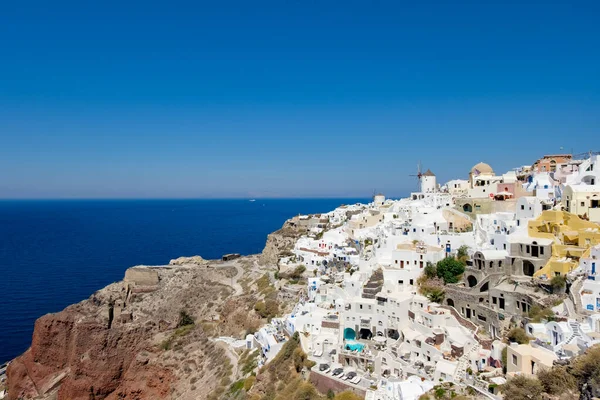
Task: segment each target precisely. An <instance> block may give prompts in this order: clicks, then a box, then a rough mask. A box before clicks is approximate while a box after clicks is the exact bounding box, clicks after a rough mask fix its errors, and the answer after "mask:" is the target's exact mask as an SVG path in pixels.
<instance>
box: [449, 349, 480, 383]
mask: <svg viewBox="0 0 600 400" xmlns="http://www.w3.org/2000/svg"><path fill="white" fill-rule="evenodd" d="M479 350H481V346H480V345H479V344H476V345H474V346H473V347H471V350H469V351H468V352H467V353H465V354H463V355H462V356H461V357H460V358H459V359H458V368H456V372H455V373H454V382H462V381H464V379H465V374H466V373H467V368H469V363H470V360H471V356H472V355H474V354H476V353H479Z"/></svg>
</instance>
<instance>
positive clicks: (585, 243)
mask: <svg viewBox="0 0 600 400" xmlns="http://www.w3.org/2000/svg"><path fill="white" fill-rule="evenodd" d="M527 229H528V234H529V236H530V237H532V238H545V239H552V240H554V244H553V245H552V257H550V259H549V260H548V262H547V263H546V265H545V266H544V267H543V268H542V269H540V270H539V271H536V272H535V274H534V276H535V277H538V278H539V277H546V278H548V279H551V278H552V277H554V276H557V275H565V274H567V273H569V272H570V271H572V270H573V269H575V268H577V266H578V265H579V259H580V258H581V257H587V256H588V255H589V252H590V248H591V247H592V246H595V245H596V244H599V243H600V225H598V224H596V223H594V222H589V221H585V220H583V219H581V218H579V217H578V216H577V215H575V214H571V213H568V212H566V211H555V210H547V211H544V212H542V214H541V215H540V216H539V217H538V218H536V219H534V220H531V221H529V224H528V227H527Z"/></svg>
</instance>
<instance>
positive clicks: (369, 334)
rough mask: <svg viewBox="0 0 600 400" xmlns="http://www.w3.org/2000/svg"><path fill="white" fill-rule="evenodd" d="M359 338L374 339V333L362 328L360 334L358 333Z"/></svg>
mask: <svg viewBox="0 0 600 400" xmlns="http://www.w3.org/2000/svg"><path fill="white" fill-rule="evenodd" d="M358 335H359V338H361V339H371V338H372V337H373V332H371V330H370V329H367V328H361V329H360V332H358Z"/></svg>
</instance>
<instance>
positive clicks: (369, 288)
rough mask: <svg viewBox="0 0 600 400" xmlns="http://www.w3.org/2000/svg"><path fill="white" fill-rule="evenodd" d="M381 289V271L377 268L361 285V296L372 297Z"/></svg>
mask: <svg viewBox="0 0 600 400" xmlns="http://www.w3.org/2000/svg"><path fill="white" fill-rule="evenodd" d="M381 289H383V271H382V270H381V269H378V270H376V271H374V272H373V274H371V277H370V278H369V281H368V282H367V283H366V284H365V286H363V290H362V297H363V298H365V299H374V298H375V295H376V294H377V293H379V292H381Z"/></svg>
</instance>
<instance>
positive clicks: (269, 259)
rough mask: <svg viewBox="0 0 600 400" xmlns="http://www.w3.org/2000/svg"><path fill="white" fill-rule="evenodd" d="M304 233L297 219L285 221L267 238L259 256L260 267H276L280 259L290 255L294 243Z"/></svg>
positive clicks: (304, 229)
mask: <svg viewBox="0 0 600 400" xmlns="http://www.w3.org/2000/svg"><path fill="white" fill-rule="evenodd" d="M304 233H306V228H304V227H301V226H300V225H299V220H298V217H294V218H292V219H289V220H287V221H285V223H284V224H283V227H282V228H281V229H279V230H278V231H275V232H273V233H271V234H269V235H268V236H267V243H266V245H265V248H264V249H263V252H262V253H261V255H260V263H261V264H262V265H273V266H276V265H277V262H278V261H279V259H280V258H281V257H285V256H289V255H291V254H292V253H291V250H292V249H293V248H294V245H295V244H296V241H297V240H298V239H299V238H300V236H302V234H304Z"/></svg>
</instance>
